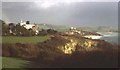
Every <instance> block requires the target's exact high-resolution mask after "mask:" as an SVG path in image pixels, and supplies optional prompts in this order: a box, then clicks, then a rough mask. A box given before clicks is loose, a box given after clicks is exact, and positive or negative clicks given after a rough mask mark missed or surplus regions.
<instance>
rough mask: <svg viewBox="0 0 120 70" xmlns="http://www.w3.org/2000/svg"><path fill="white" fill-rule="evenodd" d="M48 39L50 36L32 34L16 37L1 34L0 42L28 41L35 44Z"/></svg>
mask: <svg viewBox="0 0 120 70" xmlns="http://www.w3.org/2000/svg"><path fill="white" fill-rule="evenodd" d="M48 39H50V36H32V37H18V36H3V37H2V43H12V44H15V43H25V44H26V43H28V44H36V43H38V42H43V41H46V40H48Z"/></svg>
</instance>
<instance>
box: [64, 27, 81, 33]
mask: <svg viewBox="0 0 120 70" xmlns="http://www.w3.org/2000/svg"><path fill="white" fill-rule="evenodd" d="M65 33H66V34H69V35H75V34H80V35H81V31H80V30H77V28H75V27H70V30H69V31H67V32H65Z"/></svg>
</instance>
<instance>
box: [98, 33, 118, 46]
mask: <svg viewBox="0 0 120 70" xmlns="http://www.w3.org/2000/svg"><path fill="white" fill-rule="evenodd" d="M97 33H99V34H101V35H103V37H101V38H100V39H101V40H105V41H107V42H109V43H111V44H117V45H120V43H119V39H120V33H118V32H97Z"/></svg>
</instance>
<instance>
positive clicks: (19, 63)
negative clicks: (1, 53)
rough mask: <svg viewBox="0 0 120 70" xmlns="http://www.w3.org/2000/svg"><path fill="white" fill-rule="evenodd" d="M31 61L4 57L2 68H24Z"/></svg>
mask: <svg viewBox="0 0 120 70" xmlns="http://www.w3.org/2000/svg"><path fill="white" fill-rule="evenodd" d="M27 64H30V61H27V60H22V59H18V58H11V57H2V68H24V67H25V66H26V65H27Z"/></svg>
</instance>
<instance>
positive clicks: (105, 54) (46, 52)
mask: <svg viewBox="0 0 120 70" xmlns="http://www.w3.org/2000/svg"><path fill="white" fill-rule="evenodd" d="M67 42H69V41H68V40H66V39H63V38H61V37H53V38H52V39H51V40H48V41H44V42H42V43H38V44H34V45H33V44H21V43H16V44H3V48H2V50H3V53H2V55H3V56H5V57H14V58H21V59H23V60H29V61H31V63H29V64H25V65H23V66H22V68H96V67H102V68H117V67H118V53H120V52H119V51H118V50H119V49H118V46H114V45H111V44H109V43H106V42H104V41H101V44H99V46H96V48H93V50H92V51H87V50H86V49H84V48H82V47H80V46H77V47H79V48H78V49H76V51H74V52H73V53H72V54H64V52H62V51H61V50H60V49H58V48H57V46H62V45H63V44H65V43H67ZM79 49H83V50H79ZM89 49H91V48H89Z"/></svg>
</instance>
